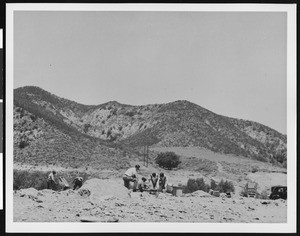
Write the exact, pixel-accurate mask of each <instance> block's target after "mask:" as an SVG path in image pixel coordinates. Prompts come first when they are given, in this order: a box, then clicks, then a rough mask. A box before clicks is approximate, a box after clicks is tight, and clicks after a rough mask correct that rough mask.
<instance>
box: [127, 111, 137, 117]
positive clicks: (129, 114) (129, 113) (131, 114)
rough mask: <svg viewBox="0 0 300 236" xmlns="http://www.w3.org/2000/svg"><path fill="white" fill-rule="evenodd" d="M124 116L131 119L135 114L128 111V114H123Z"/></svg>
mask: <svg viewBox="0 0 300 236" xmlns="http://www.w3.org/2000/svg"><path fill="white" fill-rule="evenodd" d="M125 115H126V116H130V117H133V116H134V115H135V112H134V111H128V112H126V113H125Z"/></svg>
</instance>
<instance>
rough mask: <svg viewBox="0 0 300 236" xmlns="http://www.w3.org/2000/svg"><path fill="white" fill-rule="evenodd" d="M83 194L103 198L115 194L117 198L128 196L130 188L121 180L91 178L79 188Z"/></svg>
mask: <svg viewBox="0 0 300 236" xmlns="http://www.w3.org/2000/svg"><path fill="white" fill-rule="evenodd" d="M78 192H79V194H80V195H82V196H92V197H96V198H102V197H104V196H114V197H117V198H128V197H129V195H128V189H127V188H125V187H124V185H123V183H122V182H121V181H115V180H110V179H89V180H87V181H86V182H85V183H84V184H83V186H82V187H81V188H80V189H79V191H78Z"/></svg>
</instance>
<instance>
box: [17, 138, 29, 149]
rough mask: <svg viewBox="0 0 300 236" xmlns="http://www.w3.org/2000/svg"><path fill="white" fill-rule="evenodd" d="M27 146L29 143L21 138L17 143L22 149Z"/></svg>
mask: <svg viewBox="0 0 300 236" xmlns="http://www.w3.org/2000/svg"><path fill="white" fill-rule="evenodd" d="M27 146H29V143H28V142H26V141H24V140H22V141H21V142H20V143H19V148H21V149H23V148H25V147H27Z"/></svg>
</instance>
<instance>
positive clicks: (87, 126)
mask: <svg viewBox="0 0 300 236" xmlns="http://www.w3.org/2000/svg"><path fill="white" fill-rule="evenodd" d="M91 127H92V126H91V125H90V124H84V128H83V131H84V132H85V133H87V132H88V131H89V128H91Z"/></svg>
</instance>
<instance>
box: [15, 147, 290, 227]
mask: <svg viewBox="0 0 300 236" xmlns="http://www.w3.org/2000/svg"><path fill="white" fill-rule="evenodd" d="M155 151H175V152H176V153H177V154H180V155H181V157H182V158H185V157H186V158H188V157H195V158H202V159H208V160H210V161H213V162H215V163H216V167H217V170H216V171H213V172H212V173H203V172H199V171H196V172H195V171H190V170H186V169H175V170H163V169H161V168H159V167H157V166H155V165H149V167H145V166H141V170H140V172H139V176H140V177H141V176H145V177H148V178H149V175H150V174H151V173H153V172H156V173H160V172H164V173H165V175H166V176H167V182H168V183H169V184H174V185H178V184H186V183H187V181H188V179H189V178H193V179H196V178H203V179H204V180H205V182H206V183H210V181H211V179H214V180H215V181H217V182H218V181H220V180H221V179H224V180H230V181H232V182H233V184H234V186H235V193H234V194H233V195H232V197H231V198H227V197H224V196H223V197H214V196H212V195H209V194H208V193H205V192H203V191H200V190H199V191H197V192H194V193H192V194H184V195H182V196H180V197H176V196H173V195H171V194H169V193H160V194H159V195H158V196H156V195H152V194H149V193H147V192H145V193H138V192H136V193H132V192H131V193H130V191H128V190H127V189H126V188H125V187H124V186H123V180H122V178H121V177H120V176H122V174H123V172H124V171H123V170H122V171H121V170H119V171H110V170H107V171H105V170H103V171H100V172H99V170H94V169H92V168H89V169H88V170H83V169H82V170H81V169H71V168H59V167H54V166H29V165H24V164H18V163H14V169H19V170H29V171H30V170H31V171H34V170H39V171H47V172H48V171H51V170H52V169H55V170H57V171H58V172H61V173H63V172H68V171H76V170H78V171H82V172H87V173H90V174H93V173H98V175H97V176H99V179H89V180H87V181H86V182H85V183H84V185H83V186H82V187H81V188H80V189H79V190H76V191H73V190H66V191H61V192H55V191H52V190H47V189H46V190H40V191H37V190H36V189H33V188H29V189H21V190H18V191H14V205H13V211H14V221H16V222H22V221H24V222H79V221H83V220H86V219H87V218H88V219H90V218H91V217H92V218H93V220H95V221H100V222H232V223H239V222H244V223H248V222H249V223H250V222H256V223H257V222H261V223H285V222H287V201H285V200H280V199H279V200H262V199H253V198H244V197H241V196H240V192H241V191H242V189H243V187H244V186H245V184H246V183H247V182H248V181H255V182H256V183H258V190H259V192H260V191H262V190H266V191H267V192H268V194H270V188H271V186H273V185H286V183H287V182H286V181H287V179H286V172H285V171H286V169H283V168H279V167H276V166H273V165H271V164H268V163H262V162H258V161H256V160H251V159H245V158H240V157H235V156H230V155H225V156H224V155H221V154H217V153H213V152H210V151H207V150H204V149H201V148H169V149H168V148H163V149H159V148H156V149H155ZM135 163H136V161H135V160H132V163H131V164H132V165H134V164H135ZM253 167H255V168H256V169H257V170H256V171H255V172H252V169H253ZM99 173H101V174H99ZM129 193H130V194H129Z"/></svg>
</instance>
